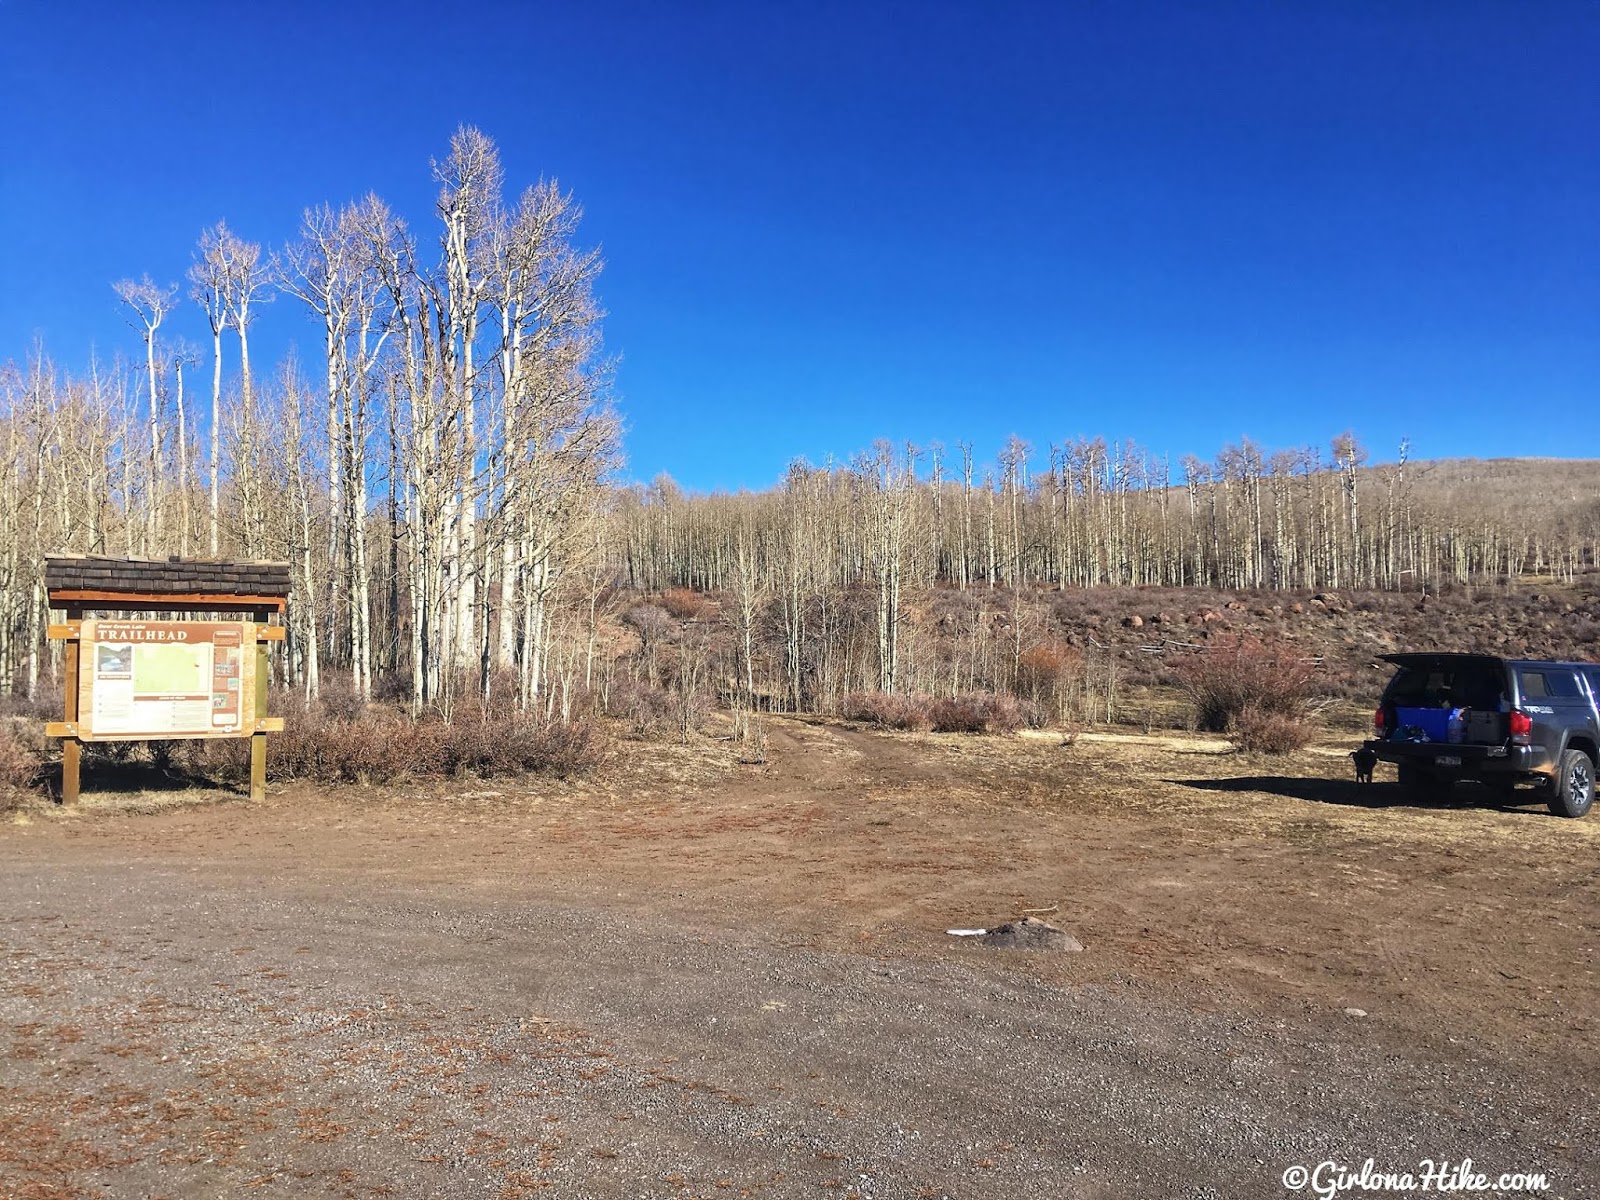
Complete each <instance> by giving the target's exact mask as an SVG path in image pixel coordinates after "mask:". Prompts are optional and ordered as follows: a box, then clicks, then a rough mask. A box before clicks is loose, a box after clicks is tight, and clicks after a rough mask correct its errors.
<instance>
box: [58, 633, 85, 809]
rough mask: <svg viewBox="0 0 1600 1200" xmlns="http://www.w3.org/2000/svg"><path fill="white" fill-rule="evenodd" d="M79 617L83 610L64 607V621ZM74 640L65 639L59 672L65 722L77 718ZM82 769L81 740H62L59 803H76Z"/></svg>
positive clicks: (77, 656)
mask: <svg viewBox="0 0 1600 1200" xmlns="http://www.w3.org/2000/svg"><path fill="white" fill-rule="evenodd" d="M82 617H83V609H81V608H69V609H67V620H69V621H77V620H80V619H81V618H82ZM79 661H80V658H79V654H78V639H77V638H70V639H68V641H67V654H66V662H65V667H64V669H63V671H62V673H61V700H62V705H61V707H62V710H63V711H62V718H63V719H64V720H66V721H69V722H76V721H77V719H78V664H79ZM82 769H83V743H82V742H80V741H78V739H77V738H75V737H69V738H65V739H63V740H62V743H61V803H62V804H64V805H69V804H76V803H77V802H78V784H79V780H80V772H81V771H82Z"/></svg>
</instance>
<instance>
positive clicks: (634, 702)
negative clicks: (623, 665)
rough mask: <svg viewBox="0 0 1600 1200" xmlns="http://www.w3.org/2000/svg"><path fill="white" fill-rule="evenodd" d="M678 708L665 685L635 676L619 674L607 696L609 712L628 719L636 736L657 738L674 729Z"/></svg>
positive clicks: (629, 727)
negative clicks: (659, 685) (658, 685)
mask: <svg viewBox="0 0 1600 1200" xmlns="http://www.w3.org/2000/svg"><path fill="white" fill-rule="evenodd" d="M677 710H678V704H677V701H676V699H675V698H674V697H673V695H672V693H671V692H669V691H667V689H666V688H663V687H657V686H656V685H655V684H653V683H649V682H647V681H645V680H643V679H638V678H635V677H634V676H632V675H621V676H618V677H617V679H615V680H614V681H613V682H612V684H611V688H610V691H609V692H608V693H607V696H606V715H607V716H611V717H616V718H618V719H619V720H622V721H624V722H626V723H627V726H628V729H629V731H630V732H631V733H632V734H633V735H634V736H635V737H641V738H644V737H654V736H656V735H658V734H661V733H663V732H664V731H665V730H667V729H669V728H671V727H672V725H673V722H674V721H675V719H676V713H677Z"/></svg>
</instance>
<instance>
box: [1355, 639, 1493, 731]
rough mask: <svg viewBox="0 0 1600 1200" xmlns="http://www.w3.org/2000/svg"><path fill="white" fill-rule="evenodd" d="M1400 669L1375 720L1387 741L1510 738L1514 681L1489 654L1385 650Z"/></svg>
mask: <svg viewBox="0 0 1600 1200" xmlns="http://www.w3.org/2000/svg"><path fill="white" fill-rule="evenodd" d="M1383 659H1384V661H1385V662H1391V663H1393V664H1394V665H1395V666H1396V667H1398V668H1399V670H1398V671H1396V672H1395V676H1394V678H1393V679H1391V680H1390V681H1389V686H1388V687H1387V688H1385V689H1384V693H1383V705H1382V707H1381V708H1380V709H1379V714H1378V720H1377V722H1376V723H1375V724H1376V725H1377V728H1378V734H1379V736H1380V737H1381V738H1383V739H1384V740H1386V741H1396V742H1445V743H1451V744H1455V745H1479V746H1484V745H1498V744H1500V743H1503V742H1504V741H1505V740H1506V737H1507V725H1506V713H1507V712H1508V711H1509V709H1510V690H1509V683H1510V681H1509V680H1508V679H1507V677H1506V666H1505V663H1504V661H1503V660H1501V659H1498V658H1494V657H1492V656H1490V655H1486V654H1427V653H1420V654H1385V655H1383Z"/></svg>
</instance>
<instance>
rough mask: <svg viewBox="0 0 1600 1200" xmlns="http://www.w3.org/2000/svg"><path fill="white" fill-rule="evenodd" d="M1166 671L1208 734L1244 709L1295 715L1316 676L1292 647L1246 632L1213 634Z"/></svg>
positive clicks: (1226, 727)
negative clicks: (1195, 651)
mask: <svg viewBox="0 0 1600 1200" xmlns="http://www.w3.org/2000/svg"><path fill="white" fill-rule="evenodd" d="M1172 673H1173V675H1174V676H1175V677H1176V679H1177V682H1178V687H1179V689H1180V690H1181V691H1182V692H1183V693H1184V695H1185V696H1187V697H1188V699H1189V701H1190V702H1191V703H1192V704H1193V705H1194V715H1195V724H1196V726H1197V727H1198V728H1200V729H1204V730H1207V731H1209V732H1212V733H1227V732H1228V731H1229V730H1231V729H1232V727H1233V723H1234V721H1235V720H1236V719H1237V718H1238V716H1239V714H1241V713H1242V712H1244V711H1245V710H1246V709H1247V708H1255V709H1260V710H1261V711H1263V712H1279V713H1284V714H1286V715H1289V716H1293V717H1296V718H1298V717H1299V715H1300V713H1301V709H1302V707H1303V705H1304V704H1305V701H1306V700H1307V699H1308V698H1309V697H1310V695H1311V688H1312V684H1313V682H1314V680H1315V678H1316V674H1315V668H1314V667H1312V666H1311V664H1309V663H1305V662H1302V661H1300V659H1299V657H1298V652H1297V651H1296V650H1295V648H1294V647H1293V646H1290V645H1287V644H1277V645H1269V644H1268V643H1266V642H1263V641H1261V640H1259V639H1257V638H1251V637H1217V638H1215V639H1213V641H1212V642H1211V645H1210V646H1209V647H1208V648H1207V649H1205V650H1204V651H1201V652H1200V653H1198V654H1194V655H1191V656H1190V657H1188V658H1186V659H1182V660H1180V661H1179V662H1178V663H1176V664H1175V665H1174V667H1173V672H1172Z"/></svg>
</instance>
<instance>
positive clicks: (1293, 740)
mask: <svg viewBox="0 0 1600 1200" xmlns="http://www.w3.org/2000/svg"><path fill="white" fill-rule="evenodd" d="M1311 737H1312V730H1311V725H1310V723H1309V722H1308V721H1306V719H1305V718H1304V717H1302V716H1301V715H1300V714H1298V713H1288V712H1274V711H1272V710H1270V709H1265V708H1256V707H1254V706H1252V707H1249V708H1246V709H1245V710H1244V711H1243V712H1241V713H1239V714H1238V715H1237V716H1236V717H1234V719H1233V728H1232V730H1231V731H1230V732H1229V734H1228V738H1229V740H1230V741H1232V742H1233V744H1234V745H1235V746H1237V747H1238V748H1239V749H1240V750H1248V751H1251V752H1253V753H1257V754H1292V753H1293V752H1294V751H1296V750H1304V749H1305V748H1306V747H1307V746H1308V745H1310V744H1311Z"/></svg>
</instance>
